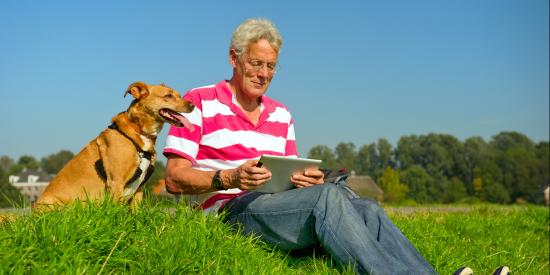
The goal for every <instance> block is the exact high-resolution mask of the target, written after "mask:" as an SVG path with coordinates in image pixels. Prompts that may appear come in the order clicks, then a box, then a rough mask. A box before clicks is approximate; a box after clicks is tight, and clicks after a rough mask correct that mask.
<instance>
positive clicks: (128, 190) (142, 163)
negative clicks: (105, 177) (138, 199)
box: [122, 155, 151, 198]
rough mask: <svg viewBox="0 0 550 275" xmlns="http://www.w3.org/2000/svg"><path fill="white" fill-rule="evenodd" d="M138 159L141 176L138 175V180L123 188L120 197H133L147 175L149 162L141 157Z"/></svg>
mask: <svg viewBox="0 0 550 275" xmlns="http://www.w3.org/2000/svg"><path fill="white" fill-rule="evenodd" d="M138 158H139V166H138V169H139V170H141V174H140V175H139V178H138V179H136V180H135V181H134V182H131V183H130V184H128V185H126V186H125V187H124V192H123V193H122V195H123V196H124V197H126V198H130V197H133V196H134V194H135V193H136V192H137V190H138V188H139V186H141V184H142V183H143V181H144V180H145V176H146V175H147V169H148V168H149V165H151V160H149V159H147V158H144V157H143V156H141V155H140V156H139V157H138Z"/></svg>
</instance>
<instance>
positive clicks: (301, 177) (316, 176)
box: [290, 169, 324, 188]
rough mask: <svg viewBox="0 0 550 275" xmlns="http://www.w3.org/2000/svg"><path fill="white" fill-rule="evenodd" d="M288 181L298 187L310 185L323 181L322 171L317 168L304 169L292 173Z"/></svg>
mask: <svg viewBox="0 0 550 275" xmlns="http://www.w3.org/2000/svg"><path fill="white" fill-rule="evenodd" d="M290 182H292V184H294V186H296V187H298V188H302V187H310V186H313V185H316V184H322V183H323V182H324V173H323V172H322V171H320V170H319V169H306V170H304V171H298V172H295V173H294V174H292V176H291V178H290Z"/></svg>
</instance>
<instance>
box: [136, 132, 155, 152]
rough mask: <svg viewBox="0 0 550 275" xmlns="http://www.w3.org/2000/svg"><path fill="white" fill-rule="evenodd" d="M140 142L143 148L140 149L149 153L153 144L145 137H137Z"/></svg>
mask: <svg viewBox="0 0 550 275" xmlns="http://www.w3.org/2000/svg"><path fill="white" fill-rule="evenodd" d="M139 137H140V138H141V140H143V148H141V149H142V150H143V151H150V150H151V148H153V142H152V141H151V140H150V139H149V138H148V137H146V136H142V135H140V136H139Z"/></svg>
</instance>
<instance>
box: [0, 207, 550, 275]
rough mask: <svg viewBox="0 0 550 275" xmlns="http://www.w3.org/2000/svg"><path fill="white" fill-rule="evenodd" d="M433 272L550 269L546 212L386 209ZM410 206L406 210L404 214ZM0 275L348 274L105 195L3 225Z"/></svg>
mask: <svg viewBox="0 0 550 275" xmlns="http://www.w3.org/2000/svg"><path fill="white" fill-rule="evenodd" d="M386 209H387V212H388V214H389V216H390V217H391V218H392V220H394V222H395V223H396V224H397V225H398V226H399V228H401V229H402V230H403V232H404V233H405V235H407V236H408V237H409V238H410V240H411V241H412V242H413V243H414V244H415V246H416V247H417V248H418V249H419V250H420V252H421V253H422V254H423V255H425V257H426V258H427V259H428V261H429V262H430V263H432V265H433V266H434V267H435V269H436V270H437V271H438V272H439V273H440V274H451V273H452V272H453V271H454V270H455V269H456V268H458V267H460V266H463V265H467V266H470V267H472V268H473V269H474V271H475V274H491V271H492V270H493V269H494V268H496V267H497V266H499V265H503V264H506V265H508V266H510V268H511V269H512V271H513V273H515V274H548V273H549V258H548V255H549V242H548V238H549V211H548V208H546V207H541V206H499V205H478V206H460V207H459V208H456V207H451V208H449V209H450V210H452V209H460V211H446V210H445V211H440V210H441V208H438V207H435V208H434V207H425V206H423V207H407V208H400V207H386ZM404 210H407V211H404ZM0 273H1V274H22V273H25V274H27V273H32V274H58V273H63V274H81V273H95V274H111V273H114V274H120V273H137V274H141V273H152V274H173V273H177V274H188V273H201V274H350V273H352V272H351V269H350V268H344V269H342V268H341V267H338V266H336V265H335V264H334V263H333V262H332V261H331V260H330V257H329V256H328V255H326V254H325V253H324V252H323V251H322V250H315V251H312V252H309V251H308V252H301V253H286V252H283V251H278V250H276V249H273V248H271V247H270V246H268V245H266V244H264V243H262V242H261V241H259V240H258V239H257V238H255V237H252V236H243V235H242V234H240V233H239V232H238V229H235V228H230V227H229V226H227V225H226V224H224V223H222V222H221V221H220V220H219V219H218V218H215V217H212V216H204V215H203V214H202V213H200V212H197V211H194V210H191V209H189V208H188V207H187V206H185V205H179V204H173V203H169V204H166V203H160V204H158V203H157V204H152V203H149V202H145V203H144V205H143V206H142V207H140V208H139V209H137V210H134V211H132V210H130V209H129V208H128V207H125V206H120V205H117V204H115V203H112V202H110V201H104V202H101V203H98V204H97V205H93V206H89V207H82V206H81V205H79V204H74V205H71V206H68V207H66V208H65V209H63V210H59V211H51V212H46V213H31V214H24V215H20V216H19V217H18V218H17V219H15V220H12V221H9V222H3V223H2V224H0Z"/></svg>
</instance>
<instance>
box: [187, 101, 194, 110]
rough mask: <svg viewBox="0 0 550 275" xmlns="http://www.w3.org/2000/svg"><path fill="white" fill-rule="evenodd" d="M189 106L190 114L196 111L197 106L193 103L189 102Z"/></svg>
mask: <svg viewBox="0 0 550 275" xmlns="http://www.w3.org/2000/svg"><path fill="white" fill-rule="evenodd" d="M187 105H188V106H189V112H191V111H193V110H195V104H193V102H191V101H188V102H187Z"/></svg>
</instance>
